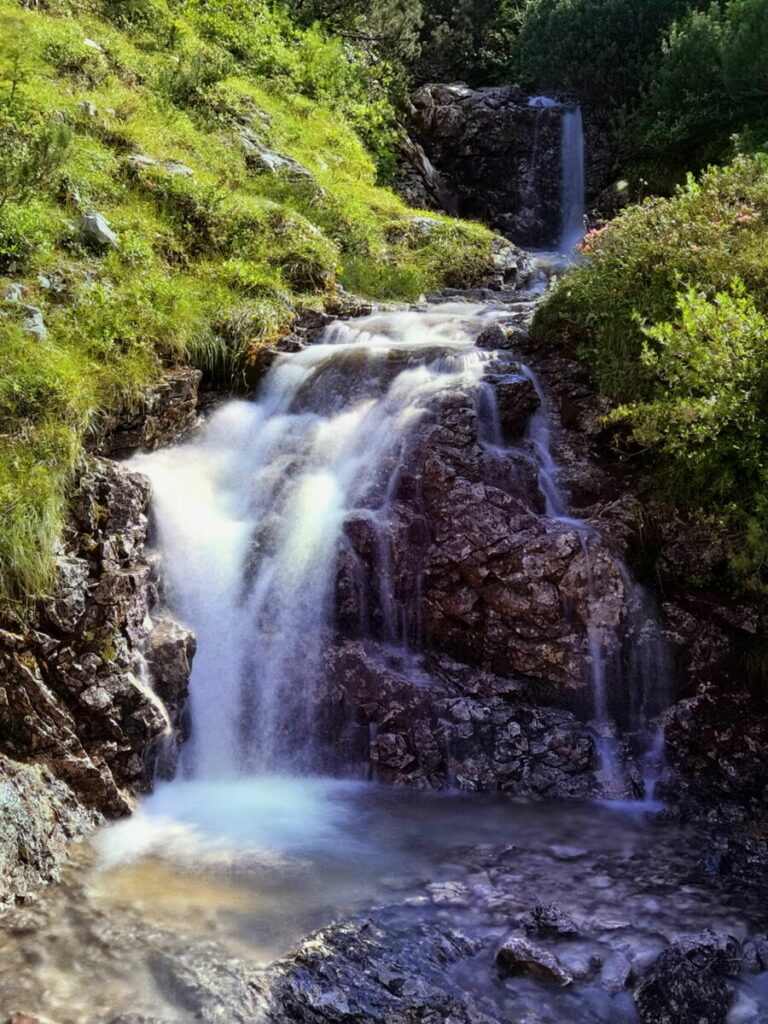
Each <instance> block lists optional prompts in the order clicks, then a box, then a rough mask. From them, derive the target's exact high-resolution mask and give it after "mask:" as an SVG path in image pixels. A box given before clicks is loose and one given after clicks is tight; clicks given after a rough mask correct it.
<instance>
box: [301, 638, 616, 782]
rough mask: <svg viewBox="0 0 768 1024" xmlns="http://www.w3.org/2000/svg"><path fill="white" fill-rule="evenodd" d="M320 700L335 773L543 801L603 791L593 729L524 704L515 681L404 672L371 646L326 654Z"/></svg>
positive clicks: (344, 646) (458, 669)
mask: <svg viewBox="0 0 768 1024" xmlns="http://www.w3.org/2000/svg"><path fill="white" fill-rule="evenodd" d="M324 674H325V679H326V682H325V687H326V689H325V692H319V693H318V695H317V697H318V701H319V707H318V709H317V712H316V714H317V718H318V720H319V721H321V722H323V723H324V725H323V735H324V736H325V737H326V741H327V743H328V747H327V749H325V750H324V751H323V750H320V751H318V754H319V756H320V757H321V758H323V759H324V763H325V764H326V765H327V768H328V769H329V770H339V769H340V768H341V767H342V766H346V767H347V770H348V769H349V766H350V765H354V764H357V763H361V764H363V765H366V766H368V765H370V766H372V768H373V772H374V777H375V778H377V779H380V780H382V781H386V782H397V783H403V782H406V783H409V784H411V785H416V786H419V787H422V788H424V787H427V786H429V787H432V788H436V789H441V788H444V787H446V786H448V785H449V784H453V785H455V786H458V787H459V788H461V789H465V790H470V791H478V790H496V789H501V790H502V791H505V792H510V793H527V794H532V795H538V796H544V795H547V796H587V795H590V794H592V793H594V792H596V785H597V783H596V778H595V774H594V772H595V767H596V759H595V751H594V746H593V743H592V739H591V737H590V736H589V733H588V730H587V729H586V728H585V727H584V726H583V725H582V724H581V723H579V722H578V721H577V720H576V719H575V718H574V717H573V716H572V715H571V714H569V713H568V712H567V711H559V710H557V709H554V708H540V707H535V706H533V705H532V704H528V703H526V702H525V701H524V700H522V699H521V693H522V687H521V686H520V684H519V683H516V682H515V681H514V680H509V679H501V678H499V677H497V676H494V675H492V674H491V673H488V672H484V671H480V670H477V669H469V668H468V667H467V666H464V665H459V664H457V663H454V662H451V661H450V659H447V658H440V659H437V658H425V659H423V660H422V662H421V664H419V665H416V664H414V663H413V662H411V663H410V664H409V665H408V666H405V665H398V664H397V663H396V661H393V659H392V656H391V653H389V652H388V651H387V649H386V648H381V647H379V646H378V645H377V644H375V643H372V642H366V643H363V642H361V641H353V640H349V639H347V640H339V641H337V643H336V644H335V645H334V646H333V647H331V648H330V649H329V650H328V651H327V652H326V668H325V673H324Z"/></svg>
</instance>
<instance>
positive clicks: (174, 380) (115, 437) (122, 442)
mask: <svg viewBox="0 0 768 1024" xmlns="http://www.w3.org/2000/svg"><path fill="white" fill-rule="evenodd" d="M201 377H202V374H201V372H200V371H199V370H193V369H190V368H181V369H176V370H168V371H166V372H165V373H164V375H163V377H162V379H161V380H160V382H159V383H158V384H157V385H156V387H154V388H153V389H152V390H151V391H150V392H149V393H148V395H147V397H146V398H145V399H144V401H143V402H142V403H141V404H140V405H139V406H138V407H136V408H134V409H119V410H117V411H115V412H113V413H111V414H109V415H107V416H106V417H105V418H104V419H103V420H102V422H101V424H100V425H99V430H98V435H97V440H96V443H95V444H94V445H93V448H94V451H95V452H96V453H97V454H99V455H107V456H109V457H110V458H125V457H126V456H128V455H131V454H133V453H134V452H136V451H139V450H152V449H154V448H158V447H159V446H160V445H164V444H173V443H176V442H178V441H181V440H183V438H184V437H185V436H186V435H187V434H189V433H190V431H191V430H192V429H193V428H194V427H195V426H196V425H197V423H198V413H197V406H198V389H199V387H200V380H201Z"/></svg>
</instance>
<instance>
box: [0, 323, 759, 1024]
mask: <svg viewBox="0 0 768 1024" xmlns="http://www.w3.org/2000/svg"><path fill="white" fill-rule="evenodd" d="M495 316H497V313H496V312H494V311H493V310H488V309H485V310H484V309H483V308H481V307H468V306H466V305H462V306H459V307H443V308H435V309H433V310H432V311H430V312H428V313H397V314H387V315H382V316H374V317H370V318H367V319H365V320H361V321H357V322H354V323H349V324H339V325H337V326H336V327H334V328H332V329H331V330H329V331H328V332H327V333H326V335H325V336H324V337H323V339H322V340H321V341H320V342H319V343H318V344H315V345H313V346H311V347H308V348H306V349H305V350H303V351H301V352H298V353H295V354H290V355H284V356H281V357H280V358H279V359H278V360H277V362H276V364H275V365H274V367H273V368H272V370H271V371H270V373H269V375H268V377H267V379H266V380H265V382H264V386H263V388H262V390H261V392H260V394H259V396H258V397H257V399H256V400H255V401H253V402H231V403H228V404H227V405H226V406H224V407H223V408H221V409H220V410H218V411H217V412H216V413H215V414H214V415H213V416H212V417H211V419H210V421H209V423H208V424H207V425H206V427H205V429H204V430H203V432H202V434H201V436H200V437H199V438H198V439H196V440H194V441H193V442H191V443H188V444H185V445H182V446H179V447H177V448H174V449H169V450H166V451H160V452H156V453H154V454H151V455H147V456H142V457H141V458H138V459H136V460H134V462H133V465H134V466H135V468H137V469H141V470H142V471H143V472H145V473H147V474H148V475H149V476H150V477H151V480H152V484H153V494H154V499H153V516H154V520H155V528H156V532H157V540H158V543H159V546H160V548H161V550H162V553H163V560H164V566H165V569H164V573H165V580H164V586H165V591H166V597H167V600H168V602H169V604H170V606H171V608H172V610H173V611H174V613H175V614H176V615H177V616H178V617H179V618H181V619H182V620H183V621H185V622H186V623H187V624H189V625H190V626H191V627H192V628H193V629H194V630H195V632H196V634H197V638H198V654H197V657H196V660H195V664H194V671H193V676H192V680H191V702H190V713H191V739H190V741H189V743H188V744H187V745H186V746H185V748H184V752H183V764H182V768H181V771H180V772H179V776H178V777H177V778H176V779H175V780H174V781H172V782H169V783H162V784H160V785H159V786H158V787H157V790H156V792H155V793H154V794H153V795H152V796H150V797H148V798H147V799H146V800H145V801H144V802H143V804H142V806H141V808H140V809H139V810H138V812H137V813H136V814H135V815H134V816H133V817H132V818H130V819H128V820H126V821H124V822H120V823H118V824H116V825H113V826H111V827H110V828H108V829H106V830H104V831H103V832H102V833H101V834H100V836H99V837H98V840H97V843H96V846H95V848H94V849H93V851H92V852H91V853H90V854H89V855H87V856H86V855H84V856H85V863H84V864H83V865H82V866H81V867H80V868H79V869H78V870H75V869H73V873H72V876H71V878H70V879H69V880H68V881H67V882H66V884H65V885H64V886H62V887H60V888H59V889H58V890H57V889H52V890H50V891H49V893H48V895H47V897H46V898H47V899H48V900H49V901H50V905H49V906H46V904H45V900H43V902H42V904H41V906H40V908H39V909H38V911H37V912H36V913H37V917H34V915H33V918H32V919H31V920H28V921H27V923H26V924H24V923H23V922H22V925H21V926H19V925H18V924H13V925H12V926H10V927H9V929H8V930H6V931H5V932H0V944H1V945H2V949H0V1011H2V1012H3V1013H6V1014H11V1013H13V1012H15V1011H18V1010H24V1012H27V1013H34V1014H39V1015H42V1016H45V1017H48V1018H50V1019H51V1020H54V1021H56V1022H58V1024H70V1022H71V1024H75V1022H77V1024H111V1022H113V1021H116V1020H117V1019H120V1020H124V1021H129V1020H131V1021H137V1020H138V1018H137V1017H135V1016H131V1014H139V1015H141V1014H144V1015H146V1016H147V1017H150V1018H153V1019H159V1020H162V1021H168V1022H171V1021H173V1022H182V1024H192V1021H193V1020H194V1019H195V1012H194V1010H193V1009H192V1008H191V1007H190V1005H189V1004H188V1003H184V1002H183V1001H179V999H178V997H177V995H175V994H174V990H173V988H172V987H170V988H169V986H168V985H167V983H165V982H164V981H163V978H164V977H165V975H164V974H163V973H162V972H160V973H158V969H157V963H158V957H159V958H160V961H161V962H165V961H163V960H162V958H163V957H167V956H170V955H171V953H172V952H173V955H178V956H179V957H181V958H182V960H183V957H184V949H185V948H186V947H187V946H188V945H189V944H191V943H193V942H195V941H197V940H199V939H205V940H206V941H207V940H209V939H211V938H213V939H216V941H217V942H218V943H219V944H220V947H221V948H223V949H225V950H228V951H229V952H230V953H232V954H237V955H238V956H240V957H244V958H245V959H246V960H247V961H248V962H249V963H253V964H268V963H270V962H271V961H273V960H274V959H275V958H276V957H279V956H281V955H282V954H285V953H286V952H287V951H288V950H289V949H290V948H291V947H292V946H293V945H294V944H295V943H297V942H298V941H299V940H300V939H301V938H302V937H304V936H306V935H307V934H308V933H310V932H311V931H312V930H313V929H315V928H319V927H324V926H326V925H328V924H330V923H331V922H333V921H338V920H343V919H345V918H348V917H349V916H350V915H354V914H356V913H360V912H364V913H373V914H374V915H378V917H377V920H378V919H381V920H382V921H385V922H386V926H387V927H391V928H393V929H395V930H397V931H403V930H406V931H408V930H418V929H419V928H420V927H421V926H422V924H423V923H424V922H428V921H432V922H438V923H444V924H450V925H451V926H456V927H460V928H462V929H464V930H465V931H467V933H468V934H473V935H477V936H480V937H481V939H482V943H483V952H481V953H479V954H478V956H477V957H476V958H475V959H473V960H472V961H471V962H470V963H469V964H467V965H464V966H463V967H462V966H461V965H458V966H457V967H456V977H455V982H456V984H457V985H458V984H461V986H463V988H464V989H465V990H471V991H472V992H475V993H476V995H477V998H479V999H480V1000H481V1001H482V1002H483V1005H484V1006H486V1007H487V1009H488V1012H489V1013H493V1014H496V1015H497V1016H498V1019H500V1020H520V1021H523V1020H525V1021H536V1022H539V1024H562V1022H573V1024H576V1022H578V1024H589V1022H594V1024H621V1022H623V1021H626V1022H633V1021H636V1019H637V1017H636V1014H635V1011H634V1009H633V1006H632V1002H631V997H630V995H629V993H628V991H626V989H625V982H626V979H627V976H628V972H629V971H630V970H631V971H633V972H634V975H635V976H637V975H638V973H639V972H641V971H642V970H643V968H644V967H645V966H647V964H648V963H649V962H650V961H651V960H652V959H653V958H654V957H655V956H656V955H657V954H658V952H659V951H660V950H661V949H662V948H663V946H664V945H665V944H667V943H668V942H670V941H674V940H675V939H676V938H677V937H679V936H681V935H685V934H690V933H692V932H695V931H697V930H699V929H700V928H702V927H704V926H708V927H716V928H722V929H724V930H727V931H730V932H732V933H733V934H735V935H736V936H737V937H740V938H743V937H745V936H746V935H747V934H749V933H753V932H754V931H755V930H756V929H762V930H764V929H765V928H766V926H768V920H766V913H765V909H764V908H765V905H766V904H765V902H764V901H762V902H761V901H760V900H755V899H754V898H752V897H749V896H746V897H745V896H742V895H741V894H740V893H739V892H738V891H737V890H733V891H731V889H729V888H727V887H723V886H721V885H720V884H719V883H717V881H716V880H715V879H713V876H712V872H711V871H710V870H709V869H708V867H707V862H706V858H705V857H704V856H703V854H705V853H706V850H707V847H706V845H705V844H706V843H708V842H709V840H707V839H705V838H701V837H697V836H696V835H695V834H694V833H692V832H688V831H685V830H683V829H681V827H680V826H679V825H676V824H674V823H668V822H664V821H662V820H656V821H651V820H649V819H648V817H647V816H646V815H644V813H643V812H644V811H645V810H647V806H648V805H647V804H644V803H642V802H637V803H636V804H634V805H633V807H632V809H633V810H634V811H635V813H633V814H628V813H626V808H623V809H622V811H621V812H619V811H618V810H617V809H616V808H615V807H612V806H602V805H600V804H596V803H591V804H579V803H575V802H574V803H570V804H564V803H554V802H553V803H538V802H528V801H525V800H522V799H512V798H509V797H507V798H502V797H498V796H491V795H481V794H472V795H471V796H470V795H461V794H456V793H446V794H429V793H419V792H415V791H407V790H403V789H390V788H387V787H384V786H380V785H375V784H372V783H361V782H355V781H345V780H339V779H333V780H330V779H326V778H322V777H319V776H317V775H312V774H311V769H312V767H313V737H314V734H315V729H316V723H314V722H313V721H312V720H311V717H310V716H309V714H308V711H307V709H308V708H309V707H310V706H311V704H312V702H311V700H309V699H308V697H309V694H310V693H311V689H312V686H313V681H314V680H315V678H316V673H317V672H318V666H319V660H320V657H321V654H322V649H323V645H324V643H325V641H326V639H327V636H328V632H329V630H330V629H331V628H332V618H333V601H334V598H333V590H334V580H335V573H336V558H337V554H338V550H339V543H340V541H341V538H342V535H343V525H344V521H345V519H346V517H347V516H349V515H350V514H353V513H354V514H358V515H360V514H362V515H365V516H367V517H368V518H369V519H370V520H371V521H372V522H374V523H375V522H377V521H378V520H379V519H382V518H384V517H385V515H386V511H387V504H388V502H389V501H390V500H391V496H392V493H393V490H394V487H395V485H396V482H397V479H398V474H399V473H400V471H401V469H402V463H403V455H404V451H405V448H406V446H407V443H408V440H409V438H411V437H412V436H413V432H414V431H415V430H416V428H417V427H418V425H419V424H420V423H422V422H423V421H424V418H425V417H428V416H430V415H431V413H430V403H431V401H432V399H433V398H434V396H435V395H436V394H438V393H441V392H443V391H444V390H445V389H452V388H467V387H471V388H474V389H475V390H476V393H477V401H478V409H479V411H480V413H481V416H480V419H481V421H482V423H483V437H482V440H483V442H484V443H485V444H487V445H489V446H494V447H496V448H498V449H499V450H502V449H503V445H502V443H501V432H500V430H499V427H498V422H497V418H496V415H495V404H494V399H493V396H492V394H491V393H490V391H489V389H488V388H487V385H486V384H484V383H483V375H484V373H485V371H486V369H487V366H488V362H489V361H490V360H492V359H493V358H494V357H493V354H492V353H487V352H483V351H481V350H479V349H477V348H475V347H474V344H473V341H474V337H475V336H476V335H477V333H478V332H479V331H480V330H481V329H482V327H483V326H484V325H486V324H487V323H488V322H489V318H490V320H492V319H493V318H494V317H495ZM526 373H527V374H528V375H529V377H530V379H531V380H532V381H533V382H534V384H535V386H536V387H537V388H539V390H540V385H539V384H538V381H537V379H536V377H535V375H534V374H533V373H532V372H531V371H530V370H526ZM542 397H543V395H542ZM521 451H522V452H524V453H525V455H526V457H527V458H529V459H531V460H533V462H534V463H535V465H536V467H537V469H538V479H539V486H540V490H541V492H542V495H543V499H544V503H545V505H546V508H545V511H544V514H545V515H547V516H549V517H551V518H553V519H561V520H562V521H563V522H568V523H570V524H571V525H572V526H574V528H575V529H577V530H578V531H579V532H580V533H581V534H582V535H583V543H584V545H585V550H586V551H587V552H588V551H589V548H590V541H591V535H590V529H591V528H589V527H588V526H587V524H585V523H581V521H579V520H569V519H567V513H568V509H567V507H566V501H565V497H564V494H563V491H562V490H561V488H560V485H559V482H558V466H557V462H556V460H555V457H554V454H553V451H554V444H553V430H552V425H551V422H550V418H549V414H548V411H547V408H546V404H543V405H542V406H541V408H540V410H539V411H538V412H537V413H536V414H535V415H534V417H533V418H532V419H531V421H530V424H529V428H528V436H527V439H526V440H525V441H524V442H523V444H522V448H521ZM574 524H578V525H577V526H576V525H574ZM385 547H386V546H385V545H384V547H383V548H382V551H381V552H380V568H381V570H382V573H381V576H382V581H383V582H381V584H380V585H381V586H382V588H383V589H384V590H385V591H388V590H389V588H388V586H387V583H386V580H387V557H386V550H385ZM625 583H626V588H627V591H628V593H630V594H634V595H635V597H634V598H633V601H631V602H630V603H631V604H633V607H634V608H635V611H633V612H632V615H631V616H630V622H629V627H628V635H627V636H623V637H620V638H613V640H615V642H616V643H617V644H618V645H619V646H620V647H621V649H622V652H623V653H622V657H621V658H620V659H619V661H620V668H621V671H622V672H623V673H624V685H625V686H627V687H629V688H630V692H631V694H632V699H631V701H630V705H631V706H630V707H629V708H628V711H627V716H626V717H627V722H626V723H625V725H626V727H627V728H628V729H629V730H630V731H635V732H638V733H643V732H645V733H646V734H647V735H646V736H645V737H643V738H642V740H641V741H638V742H639V744H640V746H641V747H643V744H644V749H646V753H647V760H648V762H649V763H650V762H652V761H653V760H654V759H656V758H658V756H659V750H658V749H657V748H656V747H654V743H657V742H658V737H656V736H655V734H654V733H653V729H652V727H650V726H649V725H648V722H649V720H650V719H651V718H652V717H654V716H655V715H656V713H657V712H658V710H660V708H659V706H658V705H659V702H660V700H661V699H662V698H661V697H660V696H659V693H658V691H657V690H654V689H653V686H652V685H651V682H650V681H651V680H654V679H656V680H658V679H661V678H665V671H666V669H665V666H664V664H663V652H662V651H661V648H660V646H659V643H658V640H659V637H660V630H659V628H658V622H657V620H656V617H655V613H654V610H653V608H652V606H651V605H649V604H648V602H647V601H646V600H645V598H644V597H643V595H642V593H641V592H640V590H639V588H637V587H636V585H635V584H634V583H633V582H632V581H631V578H630V577H629V575H628V574H627V578H626V581H625ZM633 588H634V589H633ZM599 600H600V595H599V594H598V593H595V594H594V602H595V604H596V605H599ZM383 605H384V606H386V602H383ZM385 618H386V619H387V621H388V623H389V625H388V626H387V630H386V632H387V637H388V639H390V640H391V641H392V642H393V643H398V644H401V645H402V644H404V643H405V642H406V641H407V640H408V639H409V637H410V638H413V637H414V636H415V635H417V634H418V630H417V629H416V630H414V628H413V627H412V624H410V625H409V623H408V622H407V616H406V615H405V614H404V612H403V609H397V608H393V607H390V611H389V613H387V614H386V615H385ZM635 619H636V620H637V621H635ZM592 632H593V631H592V630H591V629H590V634H591V633H592ZM595 635H597V631H595ZM613 640H611V638H610V637H608V638H607V639H606V636H605V634H600V640H599V645H598V648H596V649H595V650H594V651H593V658H592V660H591V665H592V668H591V673H592V683H593V686H594V691H595V719H596V720H597V726H598V727H599V726H601V725H603V724H605V725H607V723H608V721H609V718H610V710H609V705H608V702H607V701H606V689H605V688H606V687H610V686H611V685H613V683H614V680H612V679H611V678H609V677H608V676H609V673H610V672H613V671H615V670H616V665H615V664H614V663H613V662H611V659H610V658H609V651H608V648H609V647H610V645H611V643H612V642H613ZM609 663H610V664H609ZM649 735H650V739H649V738H648V737H649ZM610 749H614V748H610ZM606 756H607V755H606ZM616 770H617V771H619V769H618V768H617V769H616ZM649 772H650V769H649ZM608 791H609V792H610V791H611V790H610V787H609V790H608ZM543 900H544V901H549V900H557V901H559V902H561V903H562V904H563V906H564V907H565V908H566V909H567V911H568V913H569V914H570V915H571V916H572V917H573V918H574V920H575V921H576V922H577V924H578V926H579V930H580V938H579V940H578V941H574V942H572V943H571V944H570V945H569V946H568V947H567V948H564V949H561V948H558V955H559V956H561V957H562V958H563V962H564V963H566V964H567V965H568V967H569V969H570V970H572V972H573V973H574V974H575V976H576V977H577V978H579V979H580V981H579V984H578V985H574V986H572V987H571V988H569V989H568V990H564V991H560V990H552V989H544V988H542V987H541V986H540V985H539V984H537V983H535V982H533V981H527V980H520V979H518V980H510V981H504V980H502V979H500V978H499V977H498V975H497V973H496V971H495V969H494V967H493V962H492V953H493V950H494V949H495V946H496V945H497V944H498V942H499V941H500V940H501V939H502V938H503V937H504V935H505V934H506V933H507V931H508V929H509V927H510V925H512V924H514V923H515V922H516V921H517V919H518V918H519V916H520V915H521V914H522V913H524V912H526V911H529V910H530V909H531V908H532V907H533V906H534V905H535V904H537V903H540V902H542V901H543ZM374 907H378V908H379V909H378V910H372V909H371V908H374ZM211 955H213V954H211ZM462 972H463V973H462ZM766 989H768V979H767V977H766V976H765V975H761V976H759V977H758V978H755V979H754V980H751V981H747V982H744V983H741V984H740V988H739V992H738V997H737V1002H736V1004H735V1009H734V1013H733V1014H732V1016H731V1018H730V1020H731V1024H744V1022H747V1021H750V1020H756V1019H758V1018H756V1017H754V1015H753V1016H752V1017H750V1016H749V1013H751V1012H752V1011H753V1010H754V1009H755V1007H757V1008H759V1007H760V1006H761V1005H766V999H768V992H767V991H766ZM222 1012H226V1011H222ZM121 1014H123V1015H127V1016H124V1017H122V1018H121V1017H120V1015H121ZM217 1019H222V1020H223V1019H225V1018H224V1017H222V1018H217ZM233 1019H234V1018H233Z"/></svg>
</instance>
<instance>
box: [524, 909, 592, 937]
mask: <svg viewBox="0 0 768 1024" xmlns="http://www.w3.org/2000/svg"><path fill="white" fill-rule="evenodd" d="M520 923H521V925H522V926H523V928H524V929H525V931H526V932H527V933H528V934H529V935H536V936H538V937H539V938H542V939H576V938H578V937H579V928H578V926H577V925H576V924H575V923H574V921H573V920H572V919H571V918H570V917H569V915H568V913H567V912H566V911H565V910H564V909H563V908H562V907H561V906H559V905H558V904H557V903H539V904H537V906H535V907H534V908H533V910H531V911H530V912H529V913H528V914H526V915H525V916H524V917H523V919H522V920H521V922H520Z"/></svg>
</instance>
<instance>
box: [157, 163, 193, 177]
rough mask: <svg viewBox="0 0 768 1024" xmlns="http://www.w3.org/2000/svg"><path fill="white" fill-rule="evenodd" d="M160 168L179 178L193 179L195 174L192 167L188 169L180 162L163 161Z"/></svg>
mask: <svg viewBox="0 0 768 1024" xmlns="http://www.w3.org/2000/svg"><path fill="white" fill-rule="evenodd" d="M160 166H161V167H162V168H163V170H164V171H165V172H166V173H168V174H170V175H172V176H174V177H178V178H191V177H193V175H194V173H195V172H194V171H193V170H192V168H191V167H187V165H186V164H182V163H180V162H179V161H178V160H163V161H161V164H160Z"/></svg>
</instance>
